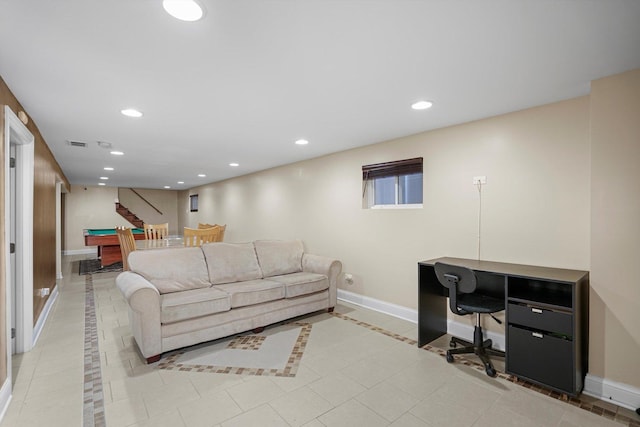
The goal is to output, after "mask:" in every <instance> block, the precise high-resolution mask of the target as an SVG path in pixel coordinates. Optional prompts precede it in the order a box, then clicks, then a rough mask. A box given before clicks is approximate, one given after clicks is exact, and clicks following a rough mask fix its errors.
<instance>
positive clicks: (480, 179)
mask: <svg viewBox="0 0 640 427" xmlns="http://www.w3.org/2000/svg"><path fill="white" fill-rule="evenodd" d="M486 183H487V177H486V176H484V175H482V176H474V177H473V185H478V184H486Z"/></svg>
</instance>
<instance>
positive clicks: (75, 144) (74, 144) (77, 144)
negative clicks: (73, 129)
mask: <svg viewBox="0 0 640 427" xmlns="http://www.w3.org/2000/svg"><path fill="white" fill-rule="evenodd" d="M67 144H68V145H70V146H72V147H79V148H87V143H86V142H80V141H71V140H69V139H68V140H67Z"/></svg>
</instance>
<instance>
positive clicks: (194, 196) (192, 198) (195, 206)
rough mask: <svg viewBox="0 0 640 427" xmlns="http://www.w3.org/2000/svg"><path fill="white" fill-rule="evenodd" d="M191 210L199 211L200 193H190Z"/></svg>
mask: <svg viewBox="0 0 640 427" xmlns="http://www.w3.org/2000/svg"><path fill="white" fill-rule="evenodd" d="M189 212H198V195H197V194H190V195H189Z"/></svg>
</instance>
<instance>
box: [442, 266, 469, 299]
mask: <svg viewBox="0 0 640 427" xmlns="http://www.w3.org/2000/svg"><path fill="white" fill-rule="evenodd" d="M434 267H435V270H436V277H437V278H438V281H439V282H440V284H441V285H442V286H444V287H446V288H449V290H451V289H457V291H458V292H459V293H463V294H470V293H472V292H474V291H475V290H476V287H477V281H476V274H475V273H474V272H473V270H471V269H470V268H467V267H461V266H459V265H451V264H445V263H443V262H436V263H435V265H434Z"/></svg>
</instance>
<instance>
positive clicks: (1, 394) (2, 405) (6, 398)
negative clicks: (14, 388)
mask: <svg viewBox="0 0 640 427" xmlns="http://www.w3.org/2000/svg"><path fill="white" fill-rule="evenodd" d="M9 403H11V378H10V377H8V378H7V379H6V380H5V381H4V384H2V387H1V388H0V422H2V419H3V418H4V416H5V414H6V413H7V409H9Z"/></svg>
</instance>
